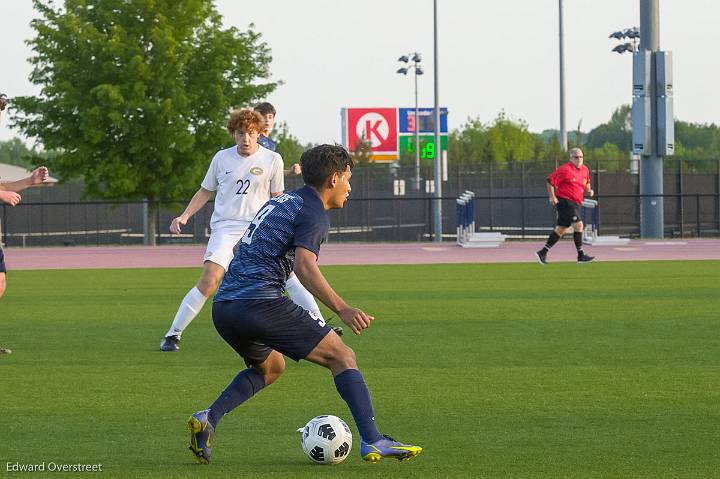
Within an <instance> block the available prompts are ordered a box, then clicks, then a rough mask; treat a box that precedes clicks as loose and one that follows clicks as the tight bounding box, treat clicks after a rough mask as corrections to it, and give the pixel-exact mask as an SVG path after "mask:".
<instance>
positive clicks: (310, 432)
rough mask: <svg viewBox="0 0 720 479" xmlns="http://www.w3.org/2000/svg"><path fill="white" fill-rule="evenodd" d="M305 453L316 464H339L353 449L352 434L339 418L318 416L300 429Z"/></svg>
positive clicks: (301, 442)
mask: <svg viewBox="0 0 720 479" xmlns="http://www.w3.org/2000/svg"><path fill="white" fill-rule="evenodd" d="M298 432H300V434H301V437H300V444H301V445H302V448H303V451H305V454H307V456H308V457H309V458H310V460H311V461H312V462H314V463H316V464H339V463H341V462H343V461H344V460H345V458H346V457H348V455H349V454H350V449H352V433H351V432H350V428H349V427H348V425H347V424H345V421H343V420H342V419H340V418H339V417H337V416H317V417H314V418H312V419H311V420H310V422H308V423H307V424H306V425H305V427H301V428H300V429H298Z"/></svg>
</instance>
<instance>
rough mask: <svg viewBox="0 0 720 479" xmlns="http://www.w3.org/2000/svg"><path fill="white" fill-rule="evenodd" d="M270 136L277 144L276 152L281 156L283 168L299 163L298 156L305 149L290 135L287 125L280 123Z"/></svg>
mask: <svg viewBox="0 0 720 479" xmlns="http://www.w3.org/2000/svg"><path fill="white" fill-rule="evenodd" d="M271 136H272V139H273V140H274V141H276V142H277V152H278V153H279V154H280V156H282V158H283V162H284V163H285V168H288V167H290V166H291V165H292V164H293V163H299V162H300V155H302V154H303V152H304V151H305V147H304V146H303V145H302V144H301V143H300V141H299V140H298V139H297V138H296V137H295V136H294V135H293V134H291V133H290V129H289V128H288V126H287V123H285V122H282V123H280V124H279V125H278V126H277V128H275V129H274V130H273V132H272V133H271Z"/></svg>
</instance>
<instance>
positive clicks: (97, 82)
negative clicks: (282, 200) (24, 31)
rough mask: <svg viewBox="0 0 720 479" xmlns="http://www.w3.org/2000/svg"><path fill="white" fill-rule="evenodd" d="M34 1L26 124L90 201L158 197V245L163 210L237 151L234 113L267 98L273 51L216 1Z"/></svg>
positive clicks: (21, 103)
mask: <svg viewBox="0 0 720 479" xmlns="http://www.w3.org/2000/svg"><path fill="white" fill-rule="evenodd" d="M64 3H65V7H64V9H61V8H55V7H54V5H53V3H52V2H51V1H50V0H34V5H35V8H36V10H37V11H38V12H39V14H40V17H39V18H37V19H35V20H33V21H32V24H31V25H32V27H33V28H34V30H35V31H36V37H35V38H34V39H32V40H30V41H29V44H30V45H31V47H32V48H33V50H34V52H35V56H33V57H32V58H31V60H30V61H31V63H32V64H33V71H32V74H31V76H30V79H31V81H32V82H33V83H35V84H37V85H40V86H41V87H42V90H41V94H40V95H39V96H36V97H22V98H16V99H15V105H16V107H17V109H18V110H19V111H20V112H21V113H22V114H21V115H20V116H19V117H18V118H17V120H16V124H17V126H19V127H20V129H21V130H22V131H23V132H24V133H25V134H26V135H28V136H30V137H35V138H38V139H40V140H41V142H42V143H43V145H44V147H45V149H47V150H57V152H58V156H57V157H56V158H55V159H54V160H53V161H52V162H51V164H50V165H49V166H50V167H51V168H52V169H53V170H55V171H57V172H58V173H59V174H60V175H61V176H63V177H65V178H68V179H69V178H73V177H79V176H82V177H83V178H84V180H85V185H86V195H87V196H91V197H96V198H106V199H129V200H141V199H147V200H148V201H149V204H150V208H149V210H150V211H149V215H148V223H149V225H150V228H149V231H148V232H147V233H148V236H149V238H150V241H151V244H154V238H155V234H154V233H155V231H156V224H155V218H156V215H155V208H156V204H157V203H156V201H158V200H181V199H186V198H188V197H189V196H190V195H191V194H192V193H193V192H194V191H195V190H196V189H197V185H198V184H199V182H200V179H201V178H202V175H203V173H204V172H205V169H206V168H207V165H208V163H209V161H210V158H211V157H212V155H213V153H214V152H215V151H217V150H218V149H219V148H221V147H222V146H223V145H226V144H228V143H229V142H230V139H229V137H228V134H227V132H226V131H225V124H226V121H227V116H228V110H229V109H230V107H231V106H237V105H246V104H249V103H251V102H253V101H255V100H258V99H260V98H263V97H265V96H266V95H267V94H268V93H270V92H271V91H273V90H274V88H275V87H276V83H270V82H266V83H257V80H258V79H267V78H268V76H269V64H270V60H271V57H270V50H269V47H268V46H267V45H266V44H265V43H263V42H261V41H260V34H258V33H256V32H255V31H254V30H253V26H252V25H250V27H249V29H248V30H247V31H246V32H241V31H239V30H237V29H236V28H227V29H224V28H223V27H222V18H221V16H220V15H219V14H218V13H217V12H216V10H215V7H214V6H213V3H212V2H208V1H205V0H181V1H174V0H132V1H127V0H66V1H65V2H64Z"/></svg>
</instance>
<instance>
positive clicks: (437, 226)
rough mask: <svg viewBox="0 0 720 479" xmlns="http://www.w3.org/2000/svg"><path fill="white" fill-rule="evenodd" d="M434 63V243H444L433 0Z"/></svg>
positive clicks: (435, 9) (436, 30) (436, 31)
mask: <svg viewBox="0 0 720 479" xmlns="http://www.w3.org/2000/svg"><path fill="white" fill-rule="evenodd" d="M433 36H434V40H433V52H434V53H433V56H434V59H433V63H434V76H435V121H434V122H433V123H434V124H435V125H434V126H435V155H434V159H433V170H434V176H435V210H434V216H433V233H434V234H433V241H435V242H440V241H442V148H441V145H440V94H439V91H440V90H439V87H438V22H437V0H433Z"/></svg>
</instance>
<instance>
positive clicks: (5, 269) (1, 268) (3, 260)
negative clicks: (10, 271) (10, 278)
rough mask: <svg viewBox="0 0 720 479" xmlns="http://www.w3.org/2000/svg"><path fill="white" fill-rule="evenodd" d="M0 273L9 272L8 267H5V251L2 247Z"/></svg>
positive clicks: (0, 251) (0, 249) (0, 250)
mask: <svg viewBox="0 0 720 479" xmlns="http://www.w3.org/2000/svg"><path fill="white" fill-rule="evenodd" d="M0 273H7V268H5V253H3V250H2V248H0Z"/></svg>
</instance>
